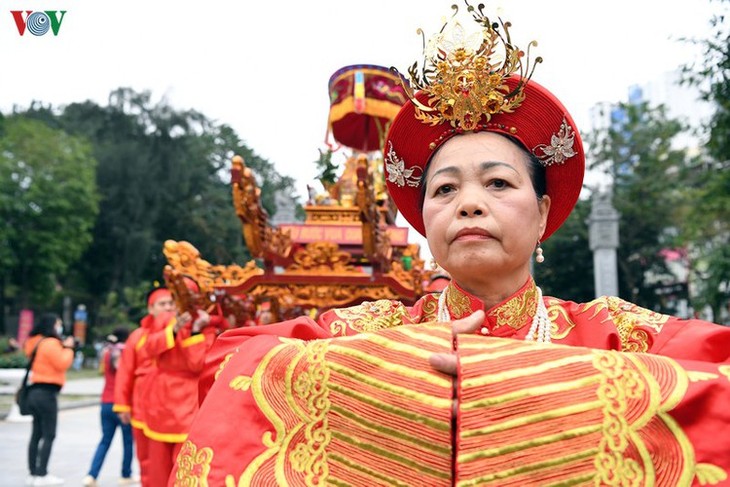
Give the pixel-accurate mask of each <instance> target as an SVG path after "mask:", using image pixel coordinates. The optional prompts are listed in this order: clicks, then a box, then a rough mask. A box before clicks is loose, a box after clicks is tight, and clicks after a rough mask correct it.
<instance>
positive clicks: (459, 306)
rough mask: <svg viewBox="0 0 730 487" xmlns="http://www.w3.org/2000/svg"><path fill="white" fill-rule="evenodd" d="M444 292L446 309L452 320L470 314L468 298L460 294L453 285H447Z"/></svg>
mask: <svg viewBox="0 0 730 487" xmlns="http://www.w3.org/2000/svg"><path fill="white" fill-rule="evenodd" d="M444 292H446V293H447V294H446V308H447V309H448V310H449V314H451V318H452V319H458V318H462V317H464V316H466V315H468V314H470V313H471V301H470V300H469V296H467V295H466V294H464V293H463V292H461V291H460V290H459V288H457V287H456V286H454V285H453V283H449V285H448V286H447V288H446V289H444Z"/></svg>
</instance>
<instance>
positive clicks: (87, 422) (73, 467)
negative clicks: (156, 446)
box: [0, 378, 139, 487]
mask: <svg viewBox="0 0 730 487" xmlns="http://www.w3.org/2000/svg"><path fill="white" fill-rule="evenodd" d="M101 387H102V382H101V379H100V378H99V379H80V380H74V381H69V382H68V383H67V384H66V386H64V389H63V392H62V396H63V395H78V394H84V395H86V394H90V395H93V394H100V393H101ZM61 400H62V402H63V398H61ZM89 403H90V402H89V401H88V400H87V401H77V402H76V403H75V404H74V403H68V405H69V406H71V407H69V408H68V409H63V410H62V411H60V413H59V416H58V431H57V432H56V440H55V441H54V443H53V450H52V452H51V459H50V462H49V466H48V470H49V472H50V473H52V474H53V475H57V476H59V477H62V478H63V479H65V480H66V485H67V486H80V485H81V479H83V477H84V476H85V475H86V473H87V472H88V469H89V465H90V464H91V458H92V456H93V455H94V451H95V450H96V445H97V444H98V442H99V440H100V439H101V424H100V419H99V405H98V403H97V404H93V405H84V404H89ZM30 430H31V425H30V423H28V422H12V421H0V486H2V487H16V486H18V487H20V486H23V485H24V482H25V478H26V476H27V475H28V467H27V464H28V460H27V451H28V440H29V439H30ZM121 463H122V439H121V433H120V432H117V434H116V436H115V438H114V441H113V442H112V446H111V448H110V449H109V453H107V456H106V460H105V461H104V467H103V468H102V470H101V474H100V475H99V483H100V485H102V486H113V485H117V483H118V481H119V476H120V473H121ZM132 470H133V472H134V474H135V475H137V474H138V473H139V468H138V465H137V462H136V459H135V461H134V463H133V467H132Z"/></svg>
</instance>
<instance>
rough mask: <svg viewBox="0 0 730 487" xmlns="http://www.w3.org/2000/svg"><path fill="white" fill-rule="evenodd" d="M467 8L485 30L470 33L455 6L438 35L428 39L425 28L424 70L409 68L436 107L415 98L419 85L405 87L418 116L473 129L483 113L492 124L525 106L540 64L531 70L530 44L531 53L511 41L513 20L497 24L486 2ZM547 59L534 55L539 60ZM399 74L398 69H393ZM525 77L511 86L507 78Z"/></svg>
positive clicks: (420, 32)
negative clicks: (527, 87) (526, 92)
mask: <svg viewBox="0 0 730 487" xmlns="http://www.w3.org/2000/svg"><path fill="white" fill-rule="evenodd" d="M464 3H465V4H466V7H467V12H469V13H470V14H471V15H472V18H473V19H474V21H475V22H476V23H477V24H479V26H480V30H479V31H478V32H475V33H473V34H471V35H467V33H466V32H465V30H464V28H463V27H462V26H461V24H460V23H459V22H458V21H455V20H454V18H455V17H456V15H457V14H458V12H459V7H458V5H452V6H451V8H452V9H453V10H454V13H453V15H452V18H451V19H450V20H449V21H447V22H446V23H445V24H444V25H443V27H442V28H441V30H440V31H439V33H438V34H436V35H434V36H433V37H432V38H431V39H430V40H429V41H428V43H426V39H425V35H424V32H423V31H422V30H421V29H418V33H419V34H420V35H421V36H423V39H424V60H423V68H422V70H421V73H420V74H419V72H418V62H415V63H413V66H411V67H410V68H409V69H408V74H409V77H410V81H411V84H412V87H413V88H415V89H416V90H420V91H423V92H425V93H427V94H428V96H429V98H428V102H429V104H430V105H431V106H427V105H424V104H423V103H421V102H420V101H418V100H417V99H416V97H415V93H414V89H413V88H412V87H409V86H405V84H404V88H405V91H406V94H407V96H408V98H409V99H410V100H411V102H413V104H414V105H415V107H416V118H418V119H419V120H421V121H423V122H424V123H428V124H430V125H438V124H440V123H442V122H444V121H449V122H450V123H451V126H452V127H454V128H461V129H462V130H473V129H474V128H476V126H477V124H479V122H480V119H481V117H482V116H484V117H485V118H486V121H487V122H488V121H489V120H490V119H491V117H492V115H494V114H496V113H509V112H512V111H513V110H514V109H515V108H517V107H518V106H520V104H521V103H522V100H524V98H525V95H524V93H523V90H524V87H525V84H526V83H527V82H528V81H529V79H530V78H531V77H532V73H533V71H534V70H535V65H533V66H532V69H530V54H529V53H530V48H531V47H532V46H537V42H536V41H531V42H530V43H529V44H528V49H527V54H525V52H524V51H522V50H520V49H519V48H517V47H516V46H514V45H513V44H512V41H511V38H510V34H509V28H510V27H511V26H512V24H511V23H509V22H503V21H502V19H501V18H498V21H499V22H492V21H491V20H490V19H489V17H487V16H486V14H485V13H484V4H479V5H478V6H477V7H474V6H473V5H470V4H469V2H468V1H466V0H465V1H464ZM541 62H542V58H541V57H537V58H535V64H537V63H541ZM391 69H392V70H393V71H395V72H396V73H397V72H398V70H397V69H395V68H391ZM515 73H517V74H519V75H520V77H521V80H520V82H519V83H518V85H517V86H516V87H515V88H514V89H512V90H510V89H509V87H508V86H507V84H506V83H505V80H506V79H507V78H509V77H510V76H511V75H513V74H515Z"/></svg>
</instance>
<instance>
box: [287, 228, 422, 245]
mask: <svg viewBox="0 0 730 487" xmlns="http://www.w3.org/2000/svg"><path fill="white" fill-rule="evenodd" d="M279 228H281V229H282V230H284V231H288V232H289V234H290V235H291V239H292V241H293V242H296V243H311V242H333V243H336V244H340V245H362V227H361V226H360V225H279ZM386 232H387V234H388V236H389V237H390V243H391V245H395V246H399V247H405V246H406V245H408V228H405V227H388V228H387V229H386Z"/></svg>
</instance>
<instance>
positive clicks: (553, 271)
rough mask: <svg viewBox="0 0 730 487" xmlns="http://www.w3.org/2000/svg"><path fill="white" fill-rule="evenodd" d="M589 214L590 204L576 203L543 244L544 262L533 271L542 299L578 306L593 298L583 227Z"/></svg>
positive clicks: (592, 285) (590, 257)
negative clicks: (562, 301)
mask: <svg viewBox="0 0 730 487" xmlns="http://www.w3.org/2000/svg"><path fill="white" fill-rule="evenodd" d="M590 211H591V203H590V201H589V200H579V201H578V203H577V204H576V205H575V208H574V209H573V212H572V213H571V214H570V216H569V217H568V219H567V220H565V223H563V225H562V226H561V227H560V229H559V230H558V231H557V232H555V233H554V234H553V235H552V236H551V237H550V238H549V239H547V240H546V241H545V242H543V243H542V248H543V252H544V253H543V255H544V256H545V262H543V263H542V264H537V263H536V264H535V265H534V267H533V268H534V275H535V281H536V282H537V283H538V284H539V285H540V288H541V289H542V291H543V293H544V294H545V295H549V296H560V297H561V298H562V299H565V300H569V301H575V302H578V303H581V302H587V301H590V300H592V299H593V298H594V297H595V291H594V289H595V285H594V282H593V266H592V265H590V263H591V262H593V254H592V253H591V250H590V248H589V245H588V225H587V223H586V220H587V219H588V215H589V214H590ZM587 264H588V265H587Z"/></svg>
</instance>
